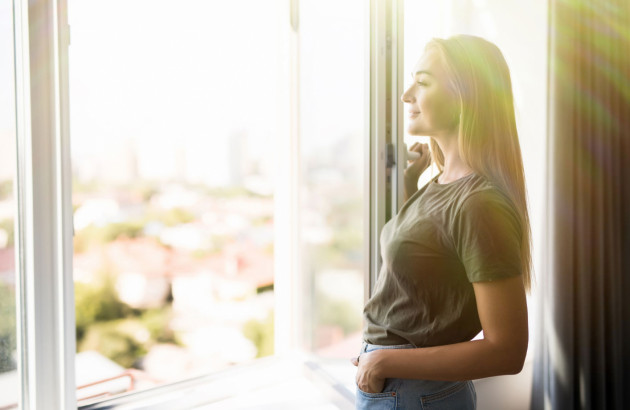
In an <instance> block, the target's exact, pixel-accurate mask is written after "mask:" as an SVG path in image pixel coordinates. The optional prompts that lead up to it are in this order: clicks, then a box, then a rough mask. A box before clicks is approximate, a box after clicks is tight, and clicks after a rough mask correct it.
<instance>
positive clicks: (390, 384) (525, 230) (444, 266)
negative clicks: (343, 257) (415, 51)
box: [352, 35, 531, 409]
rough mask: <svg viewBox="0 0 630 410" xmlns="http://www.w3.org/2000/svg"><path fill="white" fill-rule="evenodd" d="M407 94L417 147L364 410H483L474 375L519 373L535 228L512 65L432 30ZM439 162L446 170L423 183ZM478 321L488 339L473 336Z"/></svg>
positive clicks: (389, 261) (387, 249)
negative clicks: (478, 408) (419, 140)
mask: <svg viewBox="0 0 630 410" xmlns="http://www.w3.org/2000/svg"><path fill="white" fill-rule="evenodd" d="M412 77H413V83H412V85H411V86H410V87H409V88H408V89H407V90H406V91H405V93H404V94H403V95H402V101H403V102H404V103H406V104H407V105H408V107H409V114H410V124H409V128H408V132H409V133H410V134H411V135H423V136H430V137H431V139H430V157H431V158H429V147H428V146H427V145H426V144H414V146H412V148H411V149H413V150H414V151H416V152H418V153H420V154H421V155H420V157H419V158H418V159H416V160H415V161H413V163H411V164H410V165H409V166H408V167H407V169H406V170H405V196H406V198H407V200H406V202H405V204H404V205H403V207H402V208H401V210H400V211H399V213H398V214H397V215H396V216H395V217H394V218H392V220H390V221H389V222H388V223H387V224H386V225H385V226H384V228H383V231H382V234H381V249H382V260H383V265H382V269H381V271H380V273H379V277H378V281H377V283H376V286H375V289H374V292H373V295H372V297H371V298H370V300H369V301H368V302H367V304H366V306H365V309H364V318H365V321H366V327H365V329H364V335H363V338H364V343H363V347H362V349H361V354H360V355H359V356H358V357H356V358H353V359H352V362H353V364H354V365H356V366H358V369H357V376H356V381H357V387H358V390H357V408H358V409H368V408H369V409H372V408H373V409H386V408H387V409H389V408H392V409H393V408H405V409H415V408H418V409H420V408H422V409H426V408H445V409H474V408H475V405H476V394H475V391H474V387H473V384H472V382H470V380H472V379H479V378H482V377H489V376H496V375H502V374H515V373H518V372H520V371H521V368H522V366H523V361H524V359H525V354H526V352H527V342H528V330H527V306H526V299H525V292H526V290H529V286H530V265H531V258H530V229H529V217H528V214H527V204H526V195H525V181H524V176H523V164H522V159H521V153H520V147H519V143H518V135H517V131H516V124H515V118H514V105H513V98H512V89H511V80H510V74H509V70H508V67H507V64H506V62H505V59H504V58H503V55H502V54H501V52H500V51H499V49H498V48H497V47H496V46H495V45H494V44H492V43H490V42H488V41H486V40H484V39H482V38H479V37H474V36H467V35H457V36H454V37H450V38H448V39H433V40H432V41H431V42H429V44H427V46H426V48H425V52H424V54H423V56H422V57H421V58H420V60H419V61H418V63H417V64H416V66H415V68H414V70H413V73H412ZM431 160H433V161H434V162H435V163H436V165H437V167H438V169H439V170H440V171H441V172H440V173H439V175H438V176H437V177H435V178H433V180H431V181H430V182H429V183H428V184H426V185H425V186H424V187H422V188H421V189H420V190H418V189H417V184H418V178H419V176H420V174H421V173H422V172H423V171H424V170H425V169H426V168H427V167H428V166H429V164H430V162H431ZM481 330H483V338H482V339H478V340H471V339H473V337H475V336H476V335H477V334H478V333H479V332H480V331H481Z"/></svg>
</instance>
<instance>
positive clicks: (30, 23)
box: [13, 0, 405, 410]
mask: <svg viewBox="0 0 630 410" xmlns="http://www.w3.org/2000/svg"><path fill="white" fill-rule="evenodd" d="M285 1H287V2H288V3H287V6H288V7H287V8H286V10H287V14H286V17H287V20H288V21H290V23H291V24H290V28H291V34H290V36H289V37H288V38H289V41H288V43H287V44H284V45H283V46H284V47H285V49H286V50H288V53H289V55H290V57H291V58H290V64H289V67H287V68H286V69H287V72H288V74H289V78H290V81H292V83H293V87H292V90H291V93H290V94H291V95H287V96H284V100H285V101H286V102H287V103H288V104H290V107H292V108H291V115H290V116H291V118H290V121H289V122H288V124H287V127H286V129H285V130H284V132H282V133H281V135H280V136H279V141H281V142H282V144H281V147H282V152H281V154H282V155H280V158H286V159H287V161H288V164H284V165H285V166H287V167H288V168H286V169H289V170H290V172H285V173H282V174H280V175H281V176H282V177H281V179H280V181H279V191H278V193H277V195H276V197H277V198H278V199H279V200H287V201H290V203H291V208H290V209H291V212H289V213H288V214H287V215H283V214H279V215H276V216H277V217H278V220H277V221H276V223H277V227H276V238H277V241H278V242H277V244H276V251H275V252H276V256H275V262H276V264H277V265H276V266H277V270H276V272H277V275H276V278H278V279H279V280H280V281H281V282H282V283H281V284H280V286H277V287H276V290H275V291H276V315H277V316H276V329H275V332H276V352H277V357H276V358H270V359H269V360H265V361H264V362H263V361H257V363H260V364H261V365H262V363H268V362H270V361H273V360H276V361H282V360H284V359H283V358H285V359H286V357H295V356H292V355H291V353H295V351H296V350H299V347H300V346H301V345H302V343H301V342H302V341H301V340H300V337H301V336H300V335H301V333H302V332H300V329H301V327H302V324H301V323H300V318H301V315H300V313H299V312H300V309H301V306H300V298H299V297H298V296H299V294H298V291H299V289H301V284H300V278H299V277H297V276H298V275H297V273H298V272H299V271H300V270H299V269H298V266H299V261H300V255H299V249H298V248H299V245H298V243H299V241H298V240H297V239H298V238H299V231H298V229H297V228H296V227H297V223H296V221H297V220H298V218H299V203H300V202H299V197H298V192H299V189H298V188H299V186H300V181H299V177H298V175H299V173H298V172H297V169H298V163H297V158H298V157H299V156H298V155H297V153H299V138H298V130H299V118H298V115H297V112H298V109H297V102H298V97H299V90H298V89H297V83H298V81H297V79H298V77H297V76H298V75H299V71H298V70H299V66H298V64H297V53H299V44H298V39H299V22H298V15H299V13H298V7H299V0H285ZM402 4H403V1H402V0H370V3H369V7H366V8H365V10H366V12H367V13H369V19H367V18H366V21H368V22H369V26H370V30H369V35H367V36H366V37H367V38H366V47H367V49H369V53H366V70H367V72H366V76H365V77H366V84H365V86H366V87H367V89H368V90H369V98H368V99H366V102H365V107H364V108H365V110H366V113H367V115H366V124H365V125H366V130H369V138H366V140H365V146H364V153H365V174H364V175H365V192H366V195H367V197H368V198H369V204H368V206H366V207H365V208H366V210H365V213H364V218H365V222H366V223H365V227H366V228H365V238H366V242H365V258H366V264H365V266H366V267H368V269H367V272H366V275H365V284H364V295H365V299H366V300H367V298H369V296H370V294H371V289H372V288H373V286H374V283H375V282H376V277H377V274H378V271H379V268H380V264H381V261H380V256H379V255H380V250H379V241H378V238H379V236H380V232H381V229H382V227H383V226H384V224H385V222H386V221H387V220H388V219H389V218H391V216H392V212H393V213H395V211H392V210H397V209H398V208H400V206H401V205H402V172H403V170H404V164H403V162H404V154H405V153H404V151H403V149H404V144H402V138H403V133H402V131H401V130H402V103H401V101H400V98H399V96H400V95H401V93H402V83H403V82H402V66H403V53H402V50H403V43H402V41H403V37H402V34H403V26H402V22H403V14H402ZM13 7H14V32H15V40H14V41H15V66H16V70H15V72H16V74H15V76H16V78H15V82H16V128H17V157H18V161H17V168H18V169H17V198H18V213H17V214H18V218H17V229H16V244H18V246H17V247H18V258H17V261H16V270H17V272H18V273H17V275H18V281H17V283H18V286H19V289H18V291H17V300H18V301H17V304H18V307H17V316H18V320H17V322H18V353H19V357H20V359H19V361H18V373H19V377H20V382H21V386H22V388H21V390H22V391H21V395H20V402H19V406H20V408H22V409H34V408H37V409H44V410H45V409H62V408H63V409H68V408H76V407H77V399H76V383H75V355H76V353H75V352H76V339H75V338H76V334H75V304H74V281H73V274H72V259H73V215H72V193H71V189H72V179H71V164H70V159H71V158H70V135H69V104H68V94H69V89H68V46H69V44H70V27H69V25H68V19H67V0H31V1H28V0H14V1H13ZM366 17H368V16H366ZM388 154H389V155H388ZM396 163H398V164H399V166H396ZM401 164H402V166H401ZM388 175H389V176H388ZM281 252H282V253H283V255H286V254H287V253H288V254H289V255H290V257H289V258H286V257H284V258H279V257H278V255H279V254H280V253H281ZM280 312H287V313H280ZM298 357H301V358H302V360H303V361H304V363H306V361H308V360H313V357H308V358H307V356H298ZM260 360H264V359H260ZM315 360H316V358H315ZM254 367H256V366H243V367H242V369H243V371H245V369H247V368H254ZM311 367H312V366H311ZM231 371H236V372H238V371H240V367H239V369H233V370H231ZM220 373H222V372H220ZM212 380H216V375H207V376H202V377H199V378H194V379H189V380H184V381H182V382H177V383H173V384H168V385H164V386H158V387H156V388H153V389H149V390H147V391H141V392H134V393H129V394H126V395H124V396H119V397H116V398H113V399H109V400H106V401H101V402H98V403H94V404H89V405H85V406H82V408H102V407H105V406H107V407H108V408H111V407H110V406H114V407H115V406H118V405H125V404H129V403H137V402H139V401H144V400H148V399H150V398H151V397H153V396H156V395H163V394H166V395H168V394H169V392H173V391H181V390H182V389H188V388H190V387H191V386H194V385H197V384H198V383H208V382H211V381H212Z"/></svg>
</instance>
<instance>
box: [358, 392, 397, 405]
mask: <svg viewBox="0 0 630 410" xmlns="http://www.w3.org/2000/svg"><path fill="white" fill-rule="evenodd" d="M356 390H357V394H356V401H355V407H356V410H394V409H395V408H396V392H395V391H383V392H381V393H366V392H364V391H363V390H361V389H359V387H357V388H356Z"/></svg>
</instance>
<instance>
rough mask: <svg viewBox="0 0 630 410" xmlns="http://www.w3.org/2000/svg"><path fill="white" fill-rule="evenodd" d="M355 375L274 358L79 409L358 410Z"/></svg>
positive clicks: (326, 364) (344, 368)
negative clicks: (354, 384) (355, 407)
mask: <svg viewBox="0 0 630 410" xmlns="http://www.w3.org/2000/svg"><path fill="white" fill-rule="evenodd" d="M342 362H345V363H342ZM353 369H354V367H353V366H352V365H351V364H350V362H349V361H343V360H340V361H337V360H334V361H333V360H322V359H319V358H316V357H313V356H309V355H305V354H293V355H287V356H284V357H269V358H263V359H259V360H256V361H255V362H253V363H251V364H247V365H239V366H235V367H233V368H230V369H227V370H224V371H220V372H217V373H213V374H210V375H206V376H200V377H197V378H193V379H189V380H185V381H181V382H177V383H173V384H169V385H166V386H160V387H155V388H151V389H147V390H143V391H139V392H133V393H128V394H123V395H119V396H116V397H114V398H110V399H106V400H100V401H98V402H94V403H88V404H84V405H81V406H79V409H81V410H96V409H152V410H159V409H164V410H166V409H168V410H173V409H204V410H214V409H222V410H223V409H236V408H238V409H247V408H256V409H278V408H308V409H335V408H336V409H342V410H344V409H354V391H353V389H352V381H353V380H354V379H353V377H352V376H351V377H348V375H352V374H353ZM335 375H336V376H337V377H335ZM346 379H348V380H346Z"/></svg>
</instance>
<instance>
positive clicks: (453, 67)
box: [425, 35, 532, 291]
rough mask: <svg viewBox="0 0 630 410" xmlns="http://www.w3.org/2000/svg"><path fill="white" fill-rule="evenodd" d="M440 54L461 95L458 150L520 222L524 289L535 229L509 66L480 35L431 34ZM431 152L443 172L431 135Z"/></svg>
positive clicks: (429, 47)
mask: <svg viewBox="0 0 630 410" xmlns="http://www.w3.org/2000/svg"><path fill="white" fill-rule="evenodd" d="M425 50H426V51H428V50H435V51H437V52H438V55H439V56H440V57H441V59H442V62H443V65H444V68H445V70H446V74H447V76H448V77H449V78H450V80H451V84H450V86H451V87H452V88H453V90H454V91H455V93H456V96H457V98H459V108H460V110H459V132H458V145H459V155H460V157H461V158H462V160H463V161H464V162H465V163H466V165H468V166H469V167H470V168H472V169H473V170H474V171H475V172H476V173H477V174H479V175H482V176H484V177H485V178H487V179H488V180H489V181H491V182H492V183H493V184H495V185H496V186H497V187H498V188H499V189H501V190H502V191H503V193H504V194H506V195H507V196H508V198H509V199H510V200H511V201H512V203H513V204H514V206H515V208H516V211H517V213H518V215H519V217H520V220H521V221H520V222H521V226H522V232H523V236H522V241H521V259H522V271H523V283H524V285H525V289H527V290H528V291H529V290H530V289H531V284H532V261H531V230H530V224H529V214H528V211H527V194H526V190H525V175H524V171H523V159H522V156H521V148H520V145H519V142H518V132H517V131H516V119H515V115H514V100H513V97H512V81H511V78H510V71H509V69H508V66H507V63H506V61H505V58H504V57H503V54H502V53H501V51H500V50H499V48H498V47H497V46H496V45H494V44H492V43H491V42H489V41H487V40H484V39H483V38H481V37H475V36H469V35H456V36H453V37H449V38H447V39H439V38H434V39H432V40H431V41H430V42H429V43H428V44H427V45H426V48H425ZM430 144H431V156H432V158H433V162H434V163H435V164H436V165H437V167H438V169H439V170H440V171H441V170H442V169H443V167H444V154H443V153H442V151H441V150H440V147H439V146H438V144H437V142H436V141H435V140H434V139H433V138H431V143H430Z"/></svg>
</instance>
